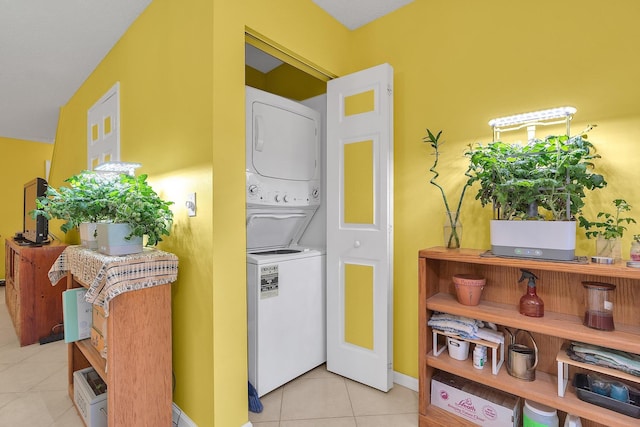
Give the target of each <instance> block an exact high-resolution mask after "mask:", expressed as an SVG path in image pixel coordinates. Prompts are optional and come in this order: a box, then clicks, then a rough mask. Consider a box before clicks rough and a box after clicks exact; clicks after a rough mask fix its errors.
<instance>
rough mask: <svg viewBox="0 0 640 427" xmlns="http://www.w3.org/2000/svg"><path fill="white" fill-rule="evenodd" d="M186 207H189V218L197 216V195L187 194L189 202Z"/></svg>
mask: <svg viewBox="0 0 640 427" xmlns="http://www.w3.org/2000/svg"><path fill="white" fill-rule="evenodd" d="M184 205H185V206H186V207H187V215H188V216H196V193H189V194H187V201H186V202H185V203H184Z"/></svg>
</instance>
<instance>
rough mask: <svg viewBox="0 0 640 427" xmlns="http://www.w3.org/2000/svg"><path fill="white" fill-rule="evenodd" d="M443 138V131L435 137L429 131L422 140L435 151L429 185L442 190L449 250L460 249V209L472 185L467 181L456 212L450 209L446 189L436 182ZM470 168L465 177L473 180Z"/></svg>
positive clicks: (430, 169)
mask: <svg viewBox="0 0 640 427" xmlns="http://www.w3.org/2000/svg"><path fill="white" fill-rule="evenodd" d="M441 136H442V131H439V132H438V133H437V134H435V135H434V133H433V132H431V130H429V129H427V135H426V136H425V137H424V138H422V140H423V142H426V143H428V144H429V145H430V146H431V148H432V149H433V155H434V157H435V158H434V161H433V165H432V166H431V168H429V171H430V172H431V173H432V174H433V177H432V178H431V179H430V180H429V183H430V184H432V185H434V186H435V187H436V188H437V189H438V190H440V194H441V195H442V201H443V202H444V208H445V211H446V212H447V219H448V221H449V224H451V234H449V237H448V239H447V247H448V248H459V247H460V233H459V231H460V230H458V221H459V219H460V208H461V207H462V200H463V199H464V193H465V192H466V191H467V188H468V187H469V186H470V185H471V184H470V181H469V180H467V181H466V182H465V184H464V186H463V187H462V191H461V192H460V198H459V199H458V203H457V205H456V209H455V211H452V210H451V208H450V207H449V201H448V200H447V194H446V193H445V191H444V188H443V187H442V186H441V185H440V184H439V183H438V182H436V180H437V179H438V177H439V176H440V174H439V173H438V171H437V169H436V168H437V167H438V161H439V159H440V147H441V146H442V145H443V144H444V141H440V137H441ZM469 171H470V168H468V169H467V170H466V171H465V173H464V174H465V176H467V177H468V178H471V176H470V175H469Z"/></svg>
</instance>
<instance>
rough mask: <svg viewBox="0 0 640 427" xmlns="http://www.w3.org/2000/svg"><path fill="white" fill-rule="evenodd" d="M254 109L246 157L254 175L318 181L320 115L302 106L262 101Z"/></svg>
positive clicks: (254, 103) (257, 102)
mask: <svg viewBox="0 0 640 427" xmlns="http://www.w3.org/2000/svg"><path fill="white" fill-rule="evenodd" d="M271 96H273V97H275V95H271ZM276 98H277V97H276ZM287 101H288V100H287ZM289 102H291V101H289ZM251 109H252V125H253V127H252V129H251V132H252V135H251V137H252V147H251V150H249V147H247V155H250V156H251V159H250V161H251V162H252V165H253V168H255V171H256V172H257V173H258V174H260V175H262V176H266V177H269V178H276V179H286V180H293V181H310V180H313V179H318V176H319V175H318V172H319V171H318V170H317V168H318V167H319V165H318V164H317V161H316V160H317V159H318V157H319V152H320V145H319V144H320V142H319V132H318V127H319V123H320V117H319V113H318V112H316V111H313V110H311V109H310V108H308V107H305V106H303V105H301V104H297V105H282V106H281V105H271V104H269V103H266V102H262V101H254V102H253V103H252V105H251ZM248 160H249V159H248Z"/></svg>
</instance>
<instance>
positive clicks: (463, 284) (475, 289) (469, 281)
mask: <svg viewBox="0 0 640 427" xmlns="http://www.w3.org/2000/svg"><path fill="white" fill-rule="evenodd" d="M486 282H487V280H486V279H485V278H484V277H482V276H478V275H476V274H454V276H453V284H454V285H455V286H456V295H457V296H458V302H460V304H464V305H478V304H479V303H480V295H482V290H483V289H484V285H485V284H486Z"/></svg>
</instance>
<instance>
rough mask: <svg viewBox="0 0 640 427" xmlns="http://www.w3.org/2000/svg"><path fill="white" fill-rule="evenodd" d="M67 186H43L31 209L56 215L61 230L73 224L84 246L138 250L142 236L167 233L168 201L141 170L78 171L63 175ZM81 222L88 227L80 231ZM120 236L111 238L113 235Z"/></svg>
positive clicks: (152, 239)
mask: <svg viewBox="0 0 640 427" xmlns="http://www.w3.org/2000/svg"><path fill="white" fill-rule="evenodd" d="M65 182H66V183H68V184H69V185H68V186H61V187H60V188H58V189H56V188H54V187H49V188H48V189H47V194H46V195H45V196H44V197H41V198H39V199H38V201H37V206H38V209H36V210H35V211H34V212H33V213H32V215H34V216H36V215H43V216H45V217H46V218H47V219H52V218H56V219H61V220H63V221H65V222H64V224H63V225H62V226H61V227H60V228H61V229H62V231H64V232H65V233H66V232H68V231H70V230H71V229H73V228H74V227H78V228H79V229H80V234H81V236H80V238H81V241H82V243H83V245H84V246H86V247H90V248H92V249H95V248H97V249H98V250H99V251H100V252H103V253H106V254H108V255H125V254H130V253H135V252H141V251H142V238H143V236H147V246H154V245H156V244H157V243H158V242H161V241H162V237H163V236H168V235H169V234H170V229H171V225H172V223H173V212H172V211H171V210H170V208H169V207H170V206H171V205H172V204H173V202H170V201H164V200H162V199H161V198H160V197H159V196H158V194H157V193H156V192H155V191H154V190H153V188H152V187H151V186H150V185H149V183H148V182H147V175H140V176H138V177H134V176H130V175H127V174H119V175H118V174H110V173H96V172H92V171H83V172H81V173H80V174H77V175H74V176H72V177H70V178H67V179H66V180H65ZM86 223H91V224H92V225H93V228H90V227H87V229H89V230H91V231H89V233H88V234H87V233H83V228H84V226H85V225H86ZM116 238H121V239H122V240H121V241H118V243H114V239H116Z"/></svg>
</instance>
